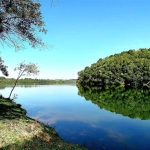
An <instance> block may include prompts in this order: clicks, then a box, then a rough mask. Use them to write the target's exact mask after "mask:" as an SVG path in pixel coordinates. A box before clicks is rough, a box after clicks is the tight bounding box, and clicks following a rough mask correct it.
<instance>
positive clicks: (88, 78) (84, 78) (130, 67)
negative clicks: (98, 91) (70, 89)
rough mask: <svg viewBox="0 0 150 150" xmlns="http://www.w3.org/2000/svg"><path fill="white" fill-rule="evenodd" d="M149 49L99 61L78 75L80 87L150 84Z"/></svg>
mask: <svg viewBox="0 0 150 150" xmlns="http://www.w3.org/2000/svg"><path fill="white" fill-rule="evenodd" d="M149 60H150V49H139V50H137V51H135V50H129V51H126V52H122V53H120V54H114V55H111V56H109V57H106V58H104V59H99V60H98V61H97V62H96V63H94V64H92V65H91V66H90V67H86V68H85V69H84V70H82V71H80V72H79V73H78V75H79V76H78V80H77V84H78V85H82V86H106V85H107V86H112V85H125V86H131V87H133V86H145V85H148V84H150V61H149Z"/></svg>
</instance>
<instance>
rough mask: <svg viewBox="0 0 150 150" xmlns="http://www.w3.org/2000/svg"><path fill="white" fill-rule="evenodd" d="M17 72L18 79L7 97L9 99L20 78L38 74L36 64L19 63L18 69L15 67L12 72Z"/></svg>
mask: <svg viewBox="0 0 150 150" xmlns="http://www.w3.org/2000/svg"><path fill="white" fill-rule="evenodd" d="M16 70H18V71H19V73H18V77H17V79H16V81H15V84H14V86H13V88H12V90H11V92H10V95H9V97H8V98H9V99H10V97H11V94H12V92H13V90H14V88H15V87H16V85H17V82H18V80H19V79H20V78H21V77H22V76H32V75H38V74H39V70H38V67H37V66H36V64H34V63H29V64H25V63H24V62H22V63H20V64H19V66H18V67H16V68H15V69H14V71H16Z"/></svg>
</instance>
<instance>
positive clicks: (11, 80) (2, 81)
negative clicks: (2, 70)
mask: <svg viewBox="0 0 150 150" xmlns="http://www.w3.org/2000/svg"><path fill="white" fill-rule="evenodd" d="M15 81H16V79H14V78H5V77H0V85H14V83H15ZM75 83H76V80H75V79H70V80H49V79H31V78H24V79H19V80H18V82H17V84H21V85H26V84H27V85H33V84H36V85H38V84H39V85H46V84H75Z"/></svg>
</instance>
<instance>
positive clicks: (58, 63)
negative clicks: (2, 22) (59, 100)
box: [0, 0, 150, 79]
mask: <svg viewBox="0 0 150 150" xmlns="http://www.w3.org/2000/svg"><path fill="white" fill-rule="evenodd" d="M40 2H41V4H42V7H41V11H42V14H43V19H44V21H45V24H46V28H47V30H48V33H47V34H46V35H45V34H39V36H40V37H41V38H42V40H43V42H45V43H47V44H49V45H54V48H53V49H50V50H42V51H40V50H38V49H33V48H31V47H30V46H29V45H28V44H27V43H25V46H26V49H25V50H21V51H19V52H14V49H13V48H8V47H7V46H5V47H4V48H3V47H2V46H1V45H0V51H1V53H0V55H1V57H2V58H3V60H4V61H5V64H6V65H7V66H8V71H9V74H10V75H9V77H14V78H15V77H16V76H17V74H16V73H15V72H14V71H13V69H14V68H15V67H16V66H17V64H19V63H20V62H22V61H24V60H25V62H26V63H29V62H32V63H37V65H38V67H39V70H40V74H39V75H38V76H34V77H33V78H41V79H76V78H77V77H78V76H77V72H78V71H80V70H83V69H84V68H85V67H86V66H90V65H91V64H92V63H95V62H97V60H98V59H99V58H105V57H107V56H109V55H112V54H115V53H120V52H122V51H127V50H129V49H139V48H149V47H150V9H149V6H150V1H149V0H59V2H58V1H57V0H54V6H53V7H52V8H51V7H50V0H40Z"/></svg>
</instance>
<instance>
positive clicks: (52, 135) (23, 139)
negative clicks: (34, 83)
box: [0, 97, 87, 150]
mask: <svg viewBox="0 0 150 150" xmlns="http://www.w3.org/2000/svg"><path fill="white" fill-rule="evenodd" d="M0 107H1V110H0V137H1V138H0V148H1V149H7V150H13V149H15V150H20V149H36V150H43V149H44V150H49V149H51V150H55V149H58V150H59V149H60V150H61V149H62V150H63V149H65V150H69V149H76V150H87V148H85V147H83V146H81V145H78V144H72V143H69V142H66V141H64V140H63V139H61V138H60V137H59V134H58V133H57V132H56V131H55V129H54V128H52V127H49V126H47V125H44V124H42V123H40V122H39V121H38V120H34V119H32V118H30V117H28V116H26V110H25V109H23V108H21V105H20V104H17V103H16V102H14V101H11V100H9V99H8V98H3V97H2V98H0Z"/></svg>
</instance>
